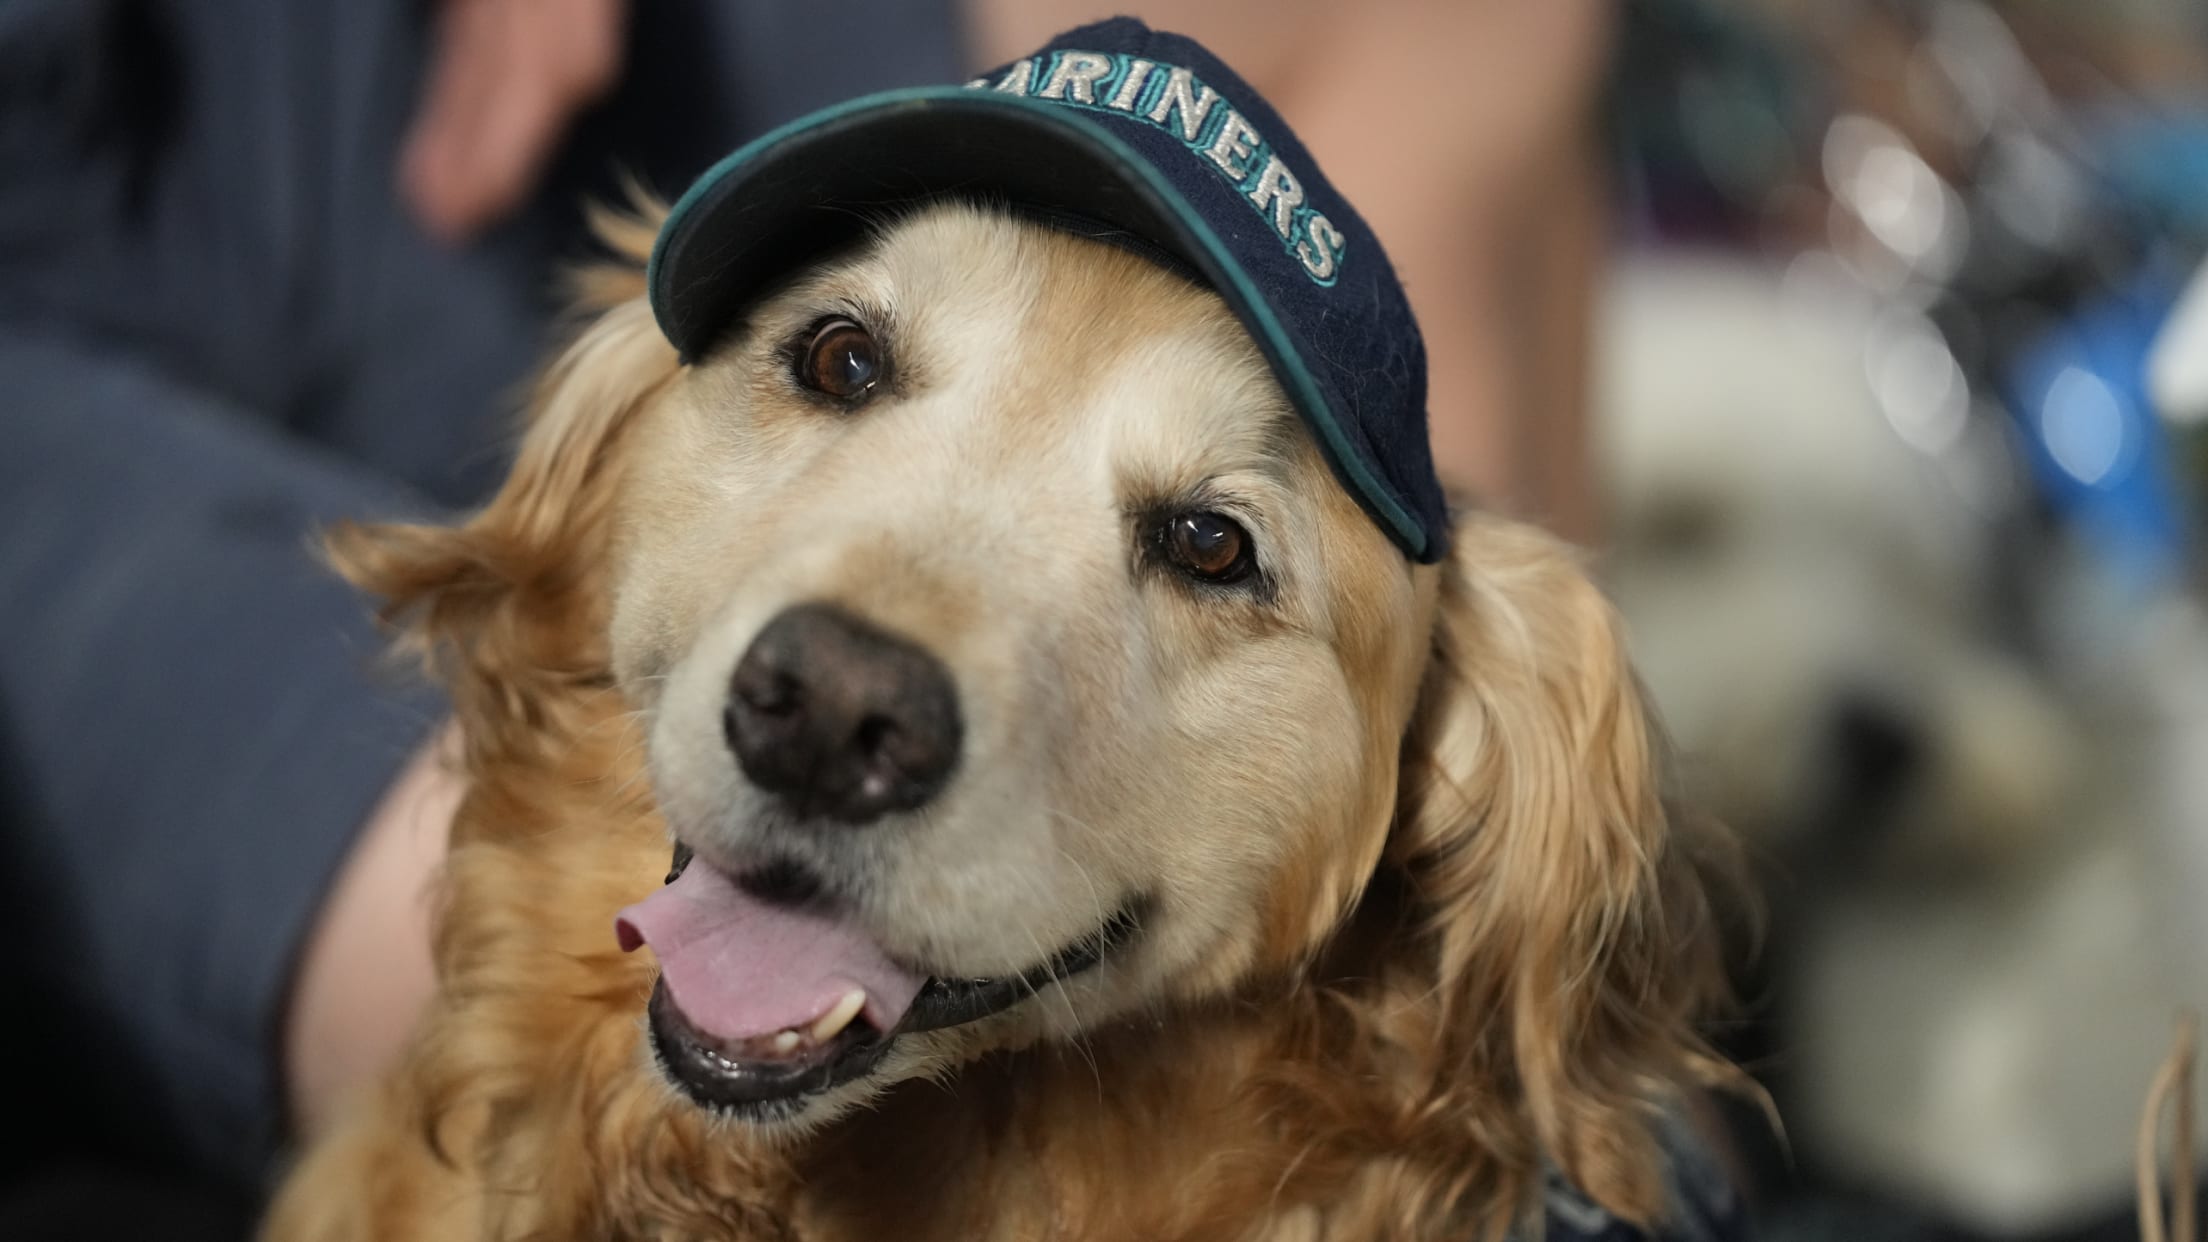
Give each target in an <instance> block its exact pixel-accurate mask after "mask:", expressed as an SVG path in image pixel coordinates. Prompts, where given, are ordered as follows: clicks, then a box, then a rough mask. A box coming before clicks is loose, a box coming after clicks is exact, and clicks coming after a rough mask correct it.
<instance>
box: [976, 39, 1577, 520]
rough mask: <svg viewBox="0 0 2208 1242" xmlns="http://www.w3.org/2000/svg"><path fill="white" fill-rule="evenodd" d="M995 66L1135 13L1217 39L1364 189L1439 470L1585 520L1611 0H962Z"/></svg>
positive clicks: (1530, 506) (1525, 508) (1541, 512)
mask: <svg viewBox="0 0 2208 1242" xmlns="http://www.w3.org/2000/svg"><path fill="white" fill-rule="evenodd" d="M969 7H970V11H971V12H972V14H973V21H974V25H975V31H976V36H977V40H978V42H979V44H980V48H981V50H982V51H983V53H984V54H985V59H986V60H987V61H988V62H990V63H995V62H997V61H1001V60H1005V59H1009V58H1010V57H1012V56H1014V55H1017V54H1019V52H1020V51H1021V50H1024V49H1025V48H1028V47H1032V46H1034V45H1035V44H1037V43H1040V42H1041V41H1042V40H1043V39H1045V38H1047V37H1048V36H1049V35H1050V34H1052V33H1054V32H1055V31H1057V30H1059V29H1063V28H1064V27H1067V26H1071V25H1074V24H1077V23H1079V22H1083V21H1089V20H1093V19H1095V18H1098V17H1103V16H1108V15H1109V14H1110V13H1112V12H1119V11H1132V12H1133V13H1135V14H1136V15H1137V16H1140V17H1143V18H1145V19H1146V20H1148V21H1150V22H1152V23H1153V24H1156V25H1161V26H1165V27H1169V28H1172V29H1176V30H1181V31H1184V32H1186V33H1188V34H1190V35H1193V36H1194V37H1196V38H1198V39H1200V40H1202V41H1204V42H1205V43H1207V44H1210V45H1211V46H1212V47H1213V48H1214V49H1216V50H1217V51H1218V52H1219V53H1220V54H1221V55H1223V56H1224V57H1226V59H1227V60H1228V61H1229V62H1230V63H1233V64H1235V65H1237V66H1238V67H1239V68H1241V69H1242V71H1243V74H1244V76H1245V77H1247V78H1249V79H1250V81H1251V84H1252V85H1254V86H1256V87H1257V88H1258V89H1259V90H1261V91H1263V92H1265V93H1266V94H1267V95H1268V96H1269V97H1270V98H1271V99H1272V100H1273V102H1274V103H1275V105H1276V106H1278V107H1279V109H1280V111H1281V112H1282V114H1283V115H1285V116H1286V117H1287V118H1288V119H1289V121H1290V123H1292V124H1293V125H1294V126H1295V127H1296V129H1297V130H1298V132H1299V133H1301V134H1302V135H1303V138H1304V141H1305V143H1306V144H1307V145H1308V146H1309V147H1310V148H1311V151H1312V153H1313V155H1315V156H1316V157H1317V158H1318V159H1319V161H1320V162H1321V163H1323V164H1324V165H1325V166H1326V170H1327V174H1328V176H1329V177H1331V178H1332V179H1333V180H1334V182H1335V183H1336V184H1337V185H1340V186H1341V187H1342V188H1343V190H1344V192H1345V193H1348V194H1350V195H1352V196H1353V197H1354V198H1356V200H1357V201H1358V202H1359V203H1360V204H1361V206H1362V210H1363V211H1364V214H1365V217H1366V219H1367V221H1368V222H1369V223H1370V224H1371V225H1372V227H1373V229H1374V231H1375V232H1377V233H1378V234H1379V236H1380V240H1381V241H1382V242H1383V243H1384V244H1385V245H1386V246H1387V248H1388V253H1389V256H1390V257H1391V258H1392V259H1394V261H1395V265H1396V269H1397V271H1398V272H1399V273H1400V274H1401V275H1402V277H1403V282H1404V284H1405V286H1406V287H1407V288H1408V290H1409V293H1410V297H1411V302H1412V305H1413V307H1414V309H1416V311H1417V312H1418V317H1419V322H1420V325H1421V327H1422V329H1423V330H1424V333H1425V336H1426V352H1427V364H1428V370H1429V380H1430V386H1431V394H1432V396H1431V401H1430V409H1431V415H1432V426H1433V440H1434V461H1435V465H1436V466H1437V467H1438V468H1439V469H1440V471H1441V474H1442V478H1443V480H1444V481H1445V482H1447V483H1449V484H1451V485H1453V486H1458V487H1464V488H1468V489H1470V490H1471V491H1472V493H1473V494H1474V495H1475V496H1476V497H1478V498H1479V499H1480V500H1481V501H1482V502H1484V503H1489V504H1493V505H1495V506H1497V507H1500V508H1503V509H1505V510H1507V511H1510V512H1512V513H1515V514H1518V515H1521V516H1525V517H1529V518H1532V519H1534V520H1537V521H1542V522H1546V523H1547V524H1549V525H1550V526H1551V527H1553V528H1555V529H1556V530H1558V531H1560V532H1562V533H1563V534H1565V535H1567V536H1570V537H1572V538H1576V539H1583V540H1585V539H1591V538H1593V537H1594V535H1595V534H1596V527H1597V524H1598V522H1597V514H1596V503H1595V495H1594V485H1593V471H1592V463H1591V462H1590V461H1589V460H1588V458H1587V449H1586V437H1587V430H1586V429H1587V410H1586V379H1585V372H1586V368H1587V361H1588V360H1587V352H1588V339H1587V338H1588V332H1589V321H1590V315H1591V310H1592V292H1593V282H1594V280H1595V278H1596V274H1597V266H1598V263H1599V259H1600V256H1601V254H1602V251H1603V245H1604V237H1605V230H1606V228H1607V222H1606V219H1605V212H1604V201H1605V200H1604V197H1603V194H1604V190H1603V186H1602V181H1601V177H1600V168H1601V162H1600V160H1599V159H1598V158H1597V153H1598V145H1597V144H1598V141H1599V136H1598V131H1597V128H1596V124H1595V115H1596V103H1597V92H1598V89H1599V87H1600V85H1601V78H1602V74H1603V70H1604V68H1605V67H1606V64H1607V60H1606V57H1607V54H1608V52H1609V39H1610V35H1611V30H1610V27H1611V25H1612V21H1613V18H1612V15H1611V12H1610V0H1539V2H1537V3H1535V2H1527V0H1369V2H1368V3H1364V4H1359V5H1356V6H1354V8H1353V9H1345V8H1344V7H1343V6H1341V5H1338V4H1333V3H1328V2H1327V0H1175V2H1173V3H1166V2H1164V0H1155V2H1151V3H1143V2H1140V0H1137V2H1134V3H1127V4H1120V5H1099V4H1097V3H1094V0H970V6H969Z"/></svg>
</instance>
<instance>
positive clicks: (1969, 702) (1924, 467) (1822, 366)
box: [1597, 257, 2208, 1233]
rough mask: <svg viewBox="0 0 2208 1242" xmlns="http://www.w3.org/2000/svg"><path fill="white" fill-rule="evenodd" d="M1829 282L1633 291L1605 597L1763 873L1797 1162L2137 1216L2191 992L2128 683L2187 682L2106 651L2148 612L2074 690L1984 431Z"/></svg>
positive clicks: (1943, 372)
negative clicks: (2017, 555)
mask: <svg viewBox="0 0 2208 1242" xmlns="http://www.w3.org/2000/svg"><path fill="white" fill-rule="evenodd" d="M1815 271H1816V269H1815V268H1814V266H1813V265H1810V264H1797V265H1796V268H1795V270H1794V271H1793V272H1792V273H1791V274H1788V275H1781V274H1780V273H1778V272H1776V271H1772V270H1769V269H1765V268H1762V267H1757V266H1751V265H1749V264H1746V263H1744V262H1742V261H1739V260H1730V259H1714V258H1708V257H1703V258H1685V259H1666V260H1646V259H1642V260H1635V261H1633V262H1631V263H1628V264H1626V265H1625V266H1624V267H1623V268H1622V270H1621V271H1620V272H1619V274H1618V275H1617V277H1616V279H1615V283H1614V287H1613V288H1612V290H1611V291H1610V296H1609V298H1608V300H1607V305H1606V308H1605V317H1604V321H1603V324H1602V335H1601V337H1600V341H1599V345H1598V351H1599V364H1600V378H1599V381H1598V390H1597V391H1598V410H1599V414H1598V418H1599V420H1600V421H1599V423H1598V427H1599V432H1600V436H1599V439H1600V443H1601V445H1602V452H1603V469H1604V472H1605V475H1606V484H1607V487H1608V492H1609V496H1608V502H1609V504H1610V507H1611V529H1612V533H1613V536H1614V547H1613V552H1612V557H1611V561H1610V564H1609V571H1610V583H1611V586H1612V588H1613V590H1614V592H1615V594H1616V596H1617V599H1618V602H1619V603H1620V605H1621V606H1622V608H1623V610H1624V612H1625V614H1626V616H1627V619H1628V621H1629V624H1630V627H1631V630H1632V641H1633V645H1634V655H1635V658H1636V661H1637V663H1638V664H1639V666H1640V668H1641V669H1642V671H1643V674H1644V676H1645V677H1646V678H1647V680H1648V683H1649V686H1650V688H1651V690H1652V691H1653V693H1654V697H1655V699H1656V701H1657V703H1658V705H1659V707H1660V709H1661V711H1662V713H1663V715H1664V717H1665V719H1666V721H1667V723H1668V725H1669V727H1670V729H1671V731H1672V734H1673V736H1674V738H1675V740H1676V742H1677V744H1678V749H1679V751H1680V753H1681V755H1682V757H1683V760H1684V764H1685V772H1686V777H1687V780H1688V792H1689V794H1690V795H1691V796H1692V797H1694V798H1696V799H1697V800H1699V801H1700V802H1701V803H1703V804H1704V805H1706V806H1708V807H1709V808H1710V809H1712V810H1713V811H1715V812H1717V813H1718V814H1720V815H1721V816H1723V817H1724V818H1726V819H1727V820H1729V821H1730V822H1731V823H1732V824H1733V825H1734V827H1736V828H1737V829H1739V830H1741V831H1742V832H1743V833H1744V835H1745V836H1746V837H1747V839H1748V840H1749V841H1750V843H1751V847H1752V848H1755V849H1757V850H1758V851H1759V852H1760V853H1761V855H1762V856H1763V858H1764V860H1765V861H1767V862H1768V863H1770V864H1771V866H1770V868H1769V871H1770V874H1771V875H1772V876H1773V877H1774V878H1773V881H1772V885H1771V890H1770V894H1769V901H1770V904H1771V906H1772V914H1773V922H1774V932H1775V936H1776V942H1775V944H1774V945H1773V948H1772V951H1771V953H1772V956H1771V958H1770V960H1771V962H1772V964H1773V966H1774V969H1775V970H1777V971H1778V972H1779V974H1780V976H1781V977H1780V978H1779V979H1778V980H1777V981H1776V984H1775V995H1776V997H1777V999H1778V1004H1777V1006H1776V1008H1777V1012H1776V1013H1775V1014H1773V1015H1771V1016H1772V1017H1773V1018H1774V1019H1775V1020H1776V1022H1777V1024H1778V1038H1779V1043H1780V1050H1779V1057H1780V1059H1779V1062H1778V1066H1779V1068H1780V1069H1781V1071H1782V1076H1781V1093H1782V1099H1781V1101H1780V1103H1781V1108H1782V1112H1783V1113H1784V1115H1785V1119H1786V1122H1787V1129H1788V1133H1789V1136H1790V1139H1791V1142H1792V1145H1793V1147H1794V1150H1795V1151H1796V1153H1797V1154H1798V1155H1799V1156H1800V1158H1801V1159H1802V1161H1803V1162H1804V1164H1805V1166H1807V1167H1810V1168H1813V1169H1821V1170H1823V1171H1826V1172H1828V1173H1831V1174H1835V1175H1837V1176H1839V1177H1841V1178H1843V1179H1845V1180H1847V1181H1849V1182H1853V1183H1855V1184H1858V1185H1861V1186H1864V1187H1865V1188H1868V1189H1872V1190H1875V1191H1878V1192H1881V1193H1884V1194H1886V1195H1891V1196H1895V1197H1898V1198H1901V1199H1904V1200H1909V1201H1915V1202H1919V1203H1922V1204H1925V1205H1926V1206H1928V1207H1931V1208H1933V1209H1935V1210H1937V1211H1940V1212H1941V1213H1943V1214H1945V1215H1947V1216H1949V1217H1950V1218H1954V1219H1959V1220H1961V1221H1963V1222H1965V1223H1968V1224H1970V1225H1972V1226H1974V1227H1976V1228H1979V1229H1982V1230H1987V1231H1991V1232H1995V1233H2010V1232H2015V1233H2021V1232H2029V1231H2031V1230H2034V1229H2038V1228H2043V1227H2046V1226H2049V1225H2053V1224H2058V1223H2061V1222H2063V1221H2065V1220H2068V1219H2071V1218H2074V1217H2076V1216H2078V1215H2080V1214H2086V1213H2092V1212H2095V1211H2099V1210H2106V1209H2108V1208H2111V1207H2113V1206H2116V1205H2118V1204H2120V1203H2121V1202H2122V1201H2123V1198H2124V1196H2125V1193H2126V1190H2125V1188H2126V1187H2127V1186H2128V1184H2129V1181H2128V1179H2129V1176H2130V1159H2131V1155H2130V1144H2131V1139H2132V1134H2133V1132H2134V1128H2135V1127H2136V1125H2137V1121H2138V1115H2139V1105H2140V1100H2141V1098H2142V1093H2143V1091H2144V1089H2145V1085H2146V1083H2147V1081H2148V1078H2149V1077H2150V1076H2151V1074H2152V1071H2153V1068H2154V1066H2155V1064H2156V1062H2157V1061H2158V1060H2159V1058H2160V1056H2161V1053H2162V1050H2163V1049H2164V1047H2165V1045H2166V1041H2167V1037H2168V1032H2169V1019H2170V1015H2171V1013H2172V1012H2173V1010H2174V1008H2175V1007H2176V1005H2177V1004H2178V1003H2180V1001H2181V1000H2182V999H2183V998H2184V997H2187V996H2190V997H2192V998H2194V999H2195V1002H2196V1003H2197V999H2198V998H2199V997H2201V996H2202V995H2203V994H2208V987H2204V986H2203V985H2202V982H2201V981H2202V978H2203V975H2204V973H2208V972H2204V970H2203V967H2202V964H2201V961H2200V958H2201V956H2202V952H2203V948H2204V946H2201V945H2199V944H2197V943H2196V942H2195V938H2194V937H2193V936H2191V935H2189V934H2187V930H2186V928H2185V927H2184V920H2185V918H2186V915H2185V911H2187V910H2189V909H2191V905H2188V904H2187V903H2188V900H2190V901H2191V903H2192V904H2194V905H2197V904H2199V903H2198V899H2197V897H2194V898H2190V899H2188V897H2187V896H2186V894H2185V888H2186V885H2187V883H2188V882H2187V881H2186V879H2185V876H2187V875H2188V874H2195V873H2196V872H2194V871H2191V870H2189V869H2188V866H2187V865H2185V860H2183V859H2182V858H2181V857H2179V856H2178V852H2177V848H2176V847H2175V845H2174V844H2173V843H2177V842H2182V841H2183V840H2185V839H2186V838H2185V837H2184V834H2180V833H2174V832H2165V831H2164V830H2163V827H2162V826H2163V825H2165V824H2167V823H2169V822H2170V811H2171V806H2170V803H2169V800H2168V799H2167V798H2165V797H2163V796H2162V793H2161V792H2158V790H2159V789H2161V787H2158V786H2157V785H2156V784H2155V782H2156V781H2157V780H2158V779H2159V776H2158V775H2157V773H2158V771H2161V770H2165V767H2166V765H2161V764H2159V762H2158V760H2157V759H2156V758H2155V755H2154V752H2153V746H2152V745H2149V746H2146V747H2142V746H2140V745H2137V743H2140V742H2142V741H2144V742H2148V743H2153V744H2161V743H2163V742H2166V741H2167V740H2168V739H2167V737H2166V734H2167V728H2166V723H2167V722H2165V721H2161V720H2158V719H2156V718H2155V708H2154V707H2153V706H2152V704H2151V703H2149V702H2148V701H2147V700H2148V699H2149V698H2151V696H2149V695H2146V694H2144V693H2141V692H2140V691H2141V690H2142V688H2143V686H2144V685H2145V683H2146V681H2147V680H2148V678H2150V677H2167V676H2170V675H2172V669H2171V661H2170V658H2169V657H2168V656H2167V655H2165V656H2164V657H2162V658H2161V659H2160V660H2159V661H2157V662H2156V663H2154V664H2152V665H2149V664H2148V663H2145V662H2143V661H2142V660H2140V659H2139V658H2138V657H2137V656H2136V653H2119V654H2116V655H2113V656H2111V655H2110V654H2109V653H2108V651H2107V647H2108V644H2109V641H2110V637H2111V634H2112V633H2113V632H2115V630H2117V629H2119V628H2121V627H2122V626H2125V625H2133V624H2137V622H2136V621H2125V620H2118V621H2115V622H2113V623H2112V622H2110V621H2109V619H2108V618H2105V617H2103V618H2100V619H2099V620H2097V621H2096V622H2094V623H2093V624H2092V625H2089V626H2087V627H2085V630H2084V632H2083V637H2082V638H2077V639H2076V640H2075V642H2074V649H2075V650H2076V651H2080V652H2084V653H2086V654H2088V655H2096V656H2097V657H2098V658H2099V664H2098V665H2097V666H2096V667H2095V668H2094V669H2093V670H2092V676H2091V681H2090V684H2091V685H2092V686H2094V687H2097V689H2096V691H2095V692H2094V693H2092V694H2089V695H2088V694H2080V693H2070V692H2066V687H2065V685H2064V682H2063V678H2062V677H2061V676H2060V675H2059V674H2058V673H2056V672H2054V671H2050V670H2055V669H2061V668H2064V667H2069V668H2073V669H2074V668H2076V667H2077V664H2076V662H2075V661H2066V660H2064V659H2060V658H2057V659H2050V658H2049V655H2048V652H2049V643H2048V641H2047V636H2046V633H2045V631H2046V630H2047V629H2048V628H2049V627H2048V626H2047V625H2045V624H2043V623H2044V622H2045V621H2046V620H2047V613H2048V612H2049V608H2048V607H2047V606H2046V605H2045V603H2044V601H2046V600H2048V599H2056V600H2061V601H2063V602H2065V603H2074V601H2073V600H2071V599H2070V598H2069V597H2070V596H2074V595H2075V594H2076V593H2075V592H2065V591H2063V590H2057V591H2055V592H2053V594H2052V595H2047V594H2041V595H2039V596H2036V597H2035V598H2037V599H2038V600H2040V601H2042V602H2040V603H2031V604H2028V605H2027V606H2019V604H2018V603H2017V602H2016V601H2015V600H2014V599H2013V598H2011V599H2007V600H2004V597H2003V595H2002V593H2001V592H2000V591H1999V590H1997V583H1996V575H1995V573H1994V566H1995V564H1996V556H1997V553H1998V549H1997V547H1996V544H1995V538H1994V533H1995V531H1996V530H1997V529H1998V526H1997V523H1996V522H1995V521H1993V520H1991V519H1990V517H1989V515H1990V514H1991V513H1992V512H1994V511H1995V510H1997V509H1998V508H1999V506H2000V505H2001V504H2003V503H2004V500H2003V488H2004V485H2005V484H2004V481H2005V480H2006V479H2007V478H2008V477H2009V476H2007V475H2006V474H2004V473H2003V471H2004V469H2005V466H2004V464H2003V462H2004V458H2003V455H2002V453H2001V450H2000V445H1999V443H1998V440H1997V437H1998V435H1999V434H2000V433H1999V432H1998V431H1996V430H1994V429H1993V428H1994V427H1995V425H1996V424H1995V422H1994V420H1990V419H1973V418H1969V417H1966V415H1967V413H1968V409H1969V406H1968V404H1967V403H1968V401H1969V399H1970V398H1969V395H1968V393H1967V391H1965V389H1964V386H1963V379H1962V375H1961V373H1960V372H1959V371H1958V370H1957V369H1956V368H1955V366H1954V363H1953V360H1952V358H1951V357H1950V356H1949V355H1948V353H1947V351H1946V349H1945V347H1944V346H1942V345H1941V344H1940V342H1939V340H1938V338H1937V337H1936V336H1935V335H1933V334H1932V332H1931V329H1930V326H1929V324H1927V323H1926V322H1925V321H1924V320H1923V319H1922V318H1921V317H1918V316H1914V315H1911V314H1907V313H1898V314H1897V313H1892V312H1888V313H1884V314H1881V313H1878V312H1877V311H1875V310H1874V309H1873V308H1871V307H1870V306H1868V305H1867V304H1865V303H1864V302H1863V301H1862V300H1861V299H1858V298H1855V297H1851V296H1848V295H1847V294H1846V293H1845V286H1844V285H1843V284H1841V283H1838V282H1834V281H1830V280H1821V279H1817V278H1816V277H1815ZM1980 437H1994V438H1995V439H1994V440H1993V441H1992V442H1988V440H1986V439H1982V438H1980ZM2047 578H2048V571H2046V570H2045V568H2044V566H2043V567H2041V569H2040V571H2039V573H2038V578H2037V581H2039V582H2040V583H2041V584H2044V583H2045V582H2046V581H2047ZM2071 611H2073V612H2075V611H2076V610H2075V609H2074V608H2073V609H2072V610H2071ZM2020 614H2021V615H2020ZM2054 628H2057V629H2060V628H2061V627H2059V626H2057V627H2054ZM2035 631H2037V634H2036V638H2037V641H2036V642H2034V641H2029V640H2032V639H2033V638H2034V637H2035ZM2072 633H2073V635H2075V634H2076V633H2077V627H2072ZM2057 645H2059V642H2058V644H2057ZM2171 649H2176V650H2181V651H2183V652H2185V653H2187V654H2186V656H2185V657H2184V658H2183V659H2181V660H2180V661H2179V663H2180V664H2181V665H2185V666H2187V667H2191V668H2194V669H2197V668H2198V667H2199V665H2200V661H2199V660H2198V658H2197V656H2194V655H2192V654H2191V653H2193V652H2197V650H2198V644H2197V643H2195V644H2190V645H2188V644H2186V643H2182V642H2180V643H2175V644H2172V645H2171V646H2170V647H2168V648H2165V650H2166V651H2167V650H2171ZM2026 651H2032V652H2033V653H2034V654H2032V655H2031V656H2029V657H2027V655H2025V654H2024V653H2025V652H2026ZM2127 652H2128V648H2127ZM2187 661H2189V664H2188V663H2187ZM2194 783H2196V784H2197V783H2198V780H2197V778H2196V779H2195V781H2194ZM2199 891H2200V890H2199V889H2198V888H2194V889H2193V892H2195V893H2197V892H2199Z"/></svg>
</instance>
